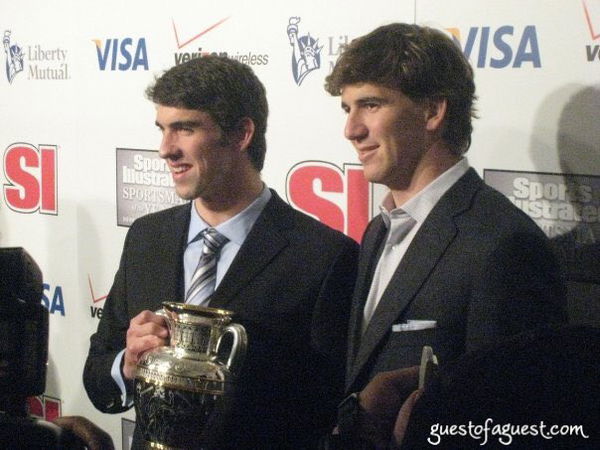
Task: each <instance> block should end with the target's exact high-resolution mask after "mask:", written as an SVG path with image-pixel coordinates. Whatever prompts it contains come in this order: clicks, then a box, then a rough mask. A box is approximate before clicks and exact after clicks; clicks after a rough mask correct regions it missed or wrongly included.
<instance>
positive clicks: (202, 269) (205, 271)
mask: <svg viewBox="0 0 600 450" xmlns="http://www.w3.org/2000/svg"><path fill="white" fill-rule="evenodd" d="M199 239H204V245H203V247H202V255H201V256H200V259H199V260H198V265H197V266H196V270H195V271H194V275H192V279H191V280H190V287H189V288H188V290H187V293H186V294H185V303H192V300H193V303H194V304H207V303H208V301H209V300H210V296H211V295H212V293H213V292H214V290H215V282H216V278H217V258H218V255H219V251H220V250H221V248H222V247H223V245H225V243H226V242H227V241H228V240H229V239H227V238H226V237H225V236H223V235H222V234H220V233H219V232H218V231H217V230H215V229H214V228H207V229H205V230H204V231H201V232H200V233H198V235H197V236H196V237H195V238H194V240H192V242H195V241H197V240H199ZM190 243H191V242H190Z"/></svg>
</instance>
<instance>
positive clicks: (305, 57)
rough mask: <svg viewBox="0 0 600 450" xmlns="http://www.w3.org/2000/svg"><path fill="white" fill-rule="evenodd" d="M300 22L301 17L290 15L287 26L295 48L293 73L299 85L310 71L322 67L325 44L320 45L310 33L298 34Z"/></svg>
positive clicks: (291, 43)
mask: <svg viewBox="0 0 600 450" xmlns="http://www.w3.org/2000/svg"><path fill="white" fill-rule="evenodd" d="M299 23H300V17H290V20H289V22H288V26H287V35H288V38H289V39H290V45H291V46H292V49H293V53H292V73H293V75H294V81H295V82H296V84H297V85H298V86H300V85H301V84H302V81H304V78H306V76H307V75H308V74H309V73H310V72H312V71H313V70H317V69H319V68H320V67H321V50H322V49H323V46H319V40H318V39H314V38H313V37H311V35H310V33H309V34H306V35H304V36H298V24H299Z"/></svg>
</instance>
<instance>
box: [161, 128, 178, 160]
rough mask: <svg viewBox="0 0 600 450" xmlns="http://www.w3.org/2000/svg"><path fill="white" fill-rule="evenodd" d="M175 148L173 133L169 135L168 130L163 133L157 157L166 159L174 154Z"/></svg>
mask: <svg viewBox="0 0 600 450" xmlns="http://www.w3.org/2000/svg"><path fill="white" fill-rule="evenodd" d="M176 148H177V142H176V139H175V136H174V133H171V132H169V131H168V130H165V131H163V134H162V139H161V141H160V147H159V148H158V156H160V157H161V158H168V157H169V156H170V155H172V154H173V153H174V151H175V149H176Z"/></svg>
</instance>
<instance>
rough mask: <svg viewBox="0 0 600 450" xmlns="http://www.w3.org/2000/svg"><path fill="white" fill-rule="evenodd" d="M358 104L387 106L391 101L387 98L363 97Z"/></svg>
mask: <svg viewBox="0 0 600 450" xmlns="http://www.w3.org/2000/svg"><path fill="white" fill-rule="evenodd" d="M356 103H357V104H359V105H364V104H366V103H381V104H385V103H389V100H388V99H387V98H385V97H378V96H376V95H371V96H369V97H362V98H359V99H358V100H356Z"/></svg>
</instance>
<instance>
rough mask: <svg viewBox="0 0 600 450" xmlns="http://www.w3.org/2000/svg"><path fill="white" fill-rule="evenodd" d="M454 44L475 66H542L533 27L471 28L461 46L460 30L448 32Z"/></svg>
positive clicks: (496, 67)
mask: <svg viewBox="0 0 600 450" xmlns="http://www.w3.org/2000/svg"><path fill="white" fill-rule="evenodd" d="M448 31H449V32H450V33H451V34H452V36H453V37H454V40H455V42H457V44H458V45H459V46H460V47H461V49H462V51H463V53H464V55H465V57H466V58H467V59H469V60H472V62H473V63H475V62H476V65H477V67H479V68H483V67H491V68H494V69H503V68H505V67H513V68H520V67H522V66H523V65H525V64H528V65H531V66H533V67H534V68H539V67H541V66H542V62H541V57H540V48H539V44H538V38H537V33H536V29H535V26H534V25H527V26H526V27H525V28H524V29H523V30H522V31H521V30H516V29H515V27H513V26H511V25H504V26H501V27H499V28H496V29H493V28H492V27H471V28H470V29H469V32H468V34H467V38H466V40H465V41H464V46H463V45H461V44H462V39H461V35H460V31H459V30H458V29H456V28H451V29H448Z"/></svg>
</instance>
